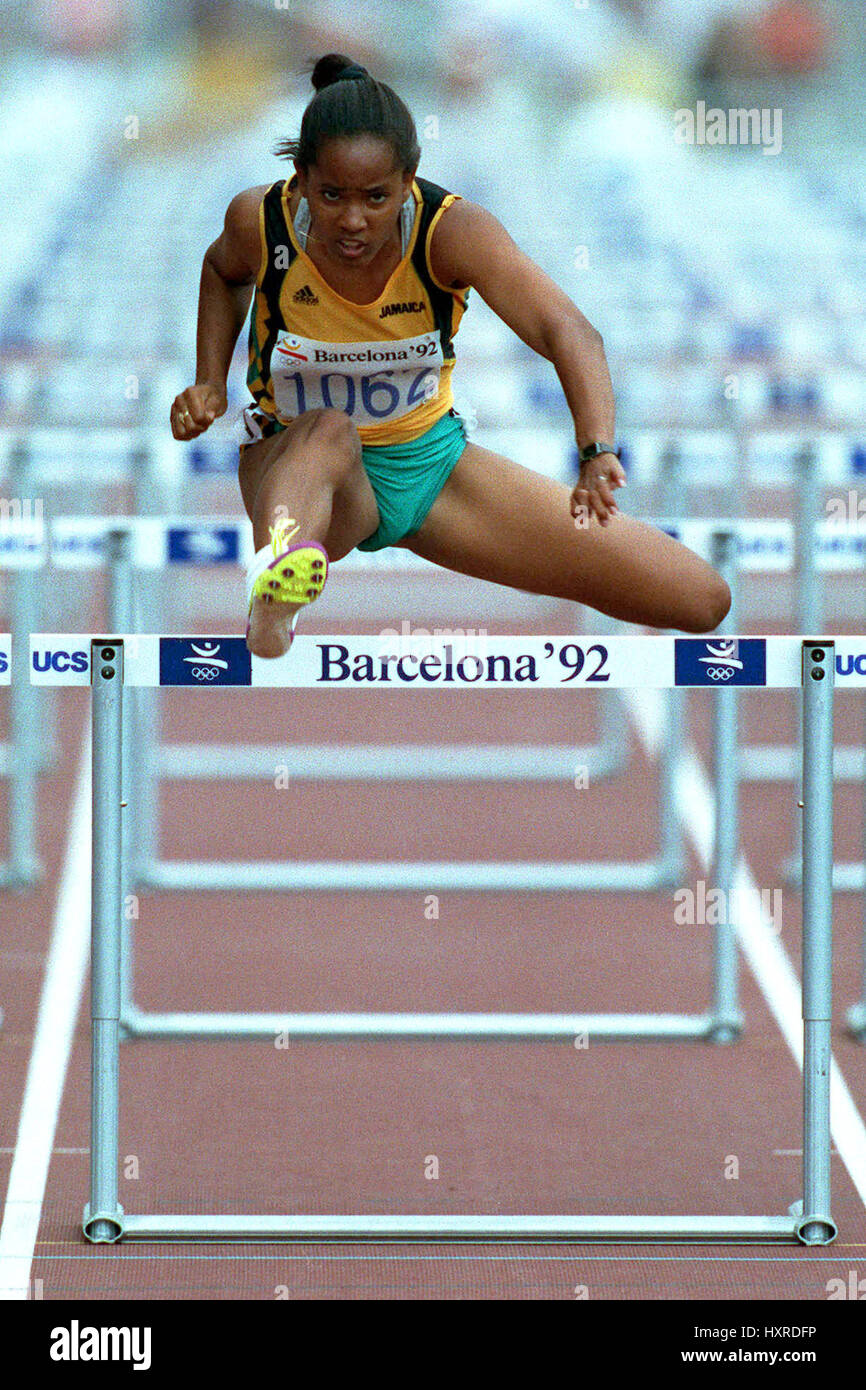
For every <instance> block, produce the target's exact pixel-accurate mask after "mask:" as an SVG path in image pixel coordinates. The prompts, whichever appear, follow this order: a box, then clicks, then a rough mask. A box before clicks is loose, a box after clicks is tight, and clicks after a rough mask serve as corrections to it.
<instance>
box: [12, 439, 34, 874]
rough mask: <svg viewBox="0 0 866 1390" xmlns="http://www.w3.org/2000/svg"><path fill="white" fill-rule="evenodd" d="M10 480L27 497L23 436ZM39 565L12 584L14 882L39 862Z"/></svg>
mask: <svg viewBox="0 0 866 1390" xmlns="http://www.w3.org/2000/svg"><path fill="white" fill-rule="evenodd" d="M9 480H10V483H11V485H12V491H13V494H14V496H15V497H16V498H17V500H18V501H19V502H22V503H23V502H24V501H25V500H27V501H29V497H28V494H29V492H30V484H31V470H30V455H29V450H28V446H27V444H26V443H25V441H24V440H18V441H16V443H15V444H14V445H13V446H12V450H11V457H10V461H9ZM41 580H42V572H41V570H32V569H27V568H23V569H13V570H12V571H11V577H10V583H9V587H10V590H11V611H10V615H9V620H10V630H11V633H12V662H13V670H14V671H15V679H14V680H13V681H12V683H11V686H10V690H9V815H8V825H9V829H8V833H9V865H8V870H7V872H6V874H4V878H5V880H6V881H7V882H8V883H9V884H10V885H11V886H13V887H16V888H24V887H27V886H28V885H29V884H32V883H35V882H36V881H37V880H38V879H39V877H40V874H41V866H40V863H39V860H38V858H37V856H36V852H35V848H34V845H35V827H36V764H37V759H38V754H39V749H40V747H41V746H42V744H41V741H40V739H39V736H38V734H37V737H36V738H35V739H34V732H35V731H38V730H40V729H41V728H42V727H43V721H42V719H40V718H39V717H38V712H37V709H36V708H35V706H34V700H33V696H34V691H33V690H32V689H31V686H30V680H29V672H28V670H27V661H28V644H27V634H28V632H29V631H30V629H31V627H33V625H34V623H33V618H34V614H36V613H38V611H39V594H40V585H41Z"/></svg>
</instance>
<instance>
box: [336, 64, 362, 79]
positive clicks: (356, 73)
mask: <svg viewBox="0 0 866 1390" xmlns="http://www.w3.org/2000/svg"><path fill="white" fill-rule="evenodd" d="M369 76H370V74H369V73H368V71H367V69H366V68H362V67H361V65H360V63H350V64H349V66H348V67H346V68H343V71H342V72H341V73H339V74H338V76H337V81H338V82H342V81H343V80H344V78H349V79H350V80H351V79H352V78H358V77H369Z"/></svg>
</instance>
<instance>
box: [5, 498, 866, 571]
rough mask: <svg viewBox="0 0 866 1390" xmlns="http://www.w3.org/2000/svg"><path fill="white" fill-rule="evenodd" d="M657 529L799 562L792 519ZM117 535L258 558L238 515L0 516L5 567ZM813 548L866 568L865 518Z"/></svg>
mask: <svg viewBox="0 0 866 1390" xmlns="http://www.w3.org/2000/svg"><path fill="white" fill-rule="evenodd" d="M864 507H866V498H864ZM653 524H654V525H656V526H658V528H659V529H660V530H662V531H665V532H667V534H668V535H671V536H673V537H675V538H676V539H677V540H680V541H682V543H683V545H686V546H688V548H689V549H690V550H694V551H696V552H697V553H698V554H699V555H703V556H704V557H706V558H709V557H710V554H711V545H712V538H713V535H715V534H717V533H719V532H727V533H729V534H730V535H731V536H732V537H733V541H734V552H735V557H734V558H735V560H736V564H737V567H738V569H739V570H740V571H741V572H748V573H755V574H766V573H785V572H786V571H789V570H792V569H793V568H794V567H795V565H796V561H797V554H796V550H797V546H796V530H795V527H794V525H793V523H792V522H790V521H786V520H773V519H767V520H764V519H748V518H747V519H742V520H732V521H728V520H725V519H712V518H698V519H688V520H682V521H679V520H677V521H673V520H671V521H665V520H661V521H655V522H653ZM113 532H120V533H122V534H123V535H124V536H126V537H128V542H129V547H128V555H129V561H130V563H131V564H132V565H133V566H134V567H135V568H136V569H148V570H159V569H163V568H165V567H169V566H174V565H223V566H232V565H248V564H249V563H250V561H251V560H252V558H253V541H252V528H251V527H250V524H249V522H248V521H247V520H246V519H245V518H242V517H238V516H210V517H195V516H161V517H151V516H116V517H89V516H84V517H58V518H56V519H54V520H52V521H51V522H50V523H48V524H45V523H44V522H43V521H42V520H41V519H40V518H36V517H26V516H18V517H6V518H0V569H39V568H41V567H42V566H44V565H47V564H51V565H54V566H56V567H58V568H62V569H90V568H98V567H100V566H102V565H105V564H106V563H107V560H108V551H109V538H110V536H111V534H112V533H113ZM815 547H816V553H815V563H816V568H817V569H818V570H820V571H823V572H824V573H843V572H849V571H855V570H859V569H862V568H864V566H866V516H863V517H862V518H860V519H854V520H850V521H844V522H843V521H836V520H833V519H830V518H825V519H823V520H821V521H819V522H818V524H817V526H816V541H815ZM340 570H341V572H343V573H345V572H352V573H356V572H357V573H365V572H368V571H377V570H387V571H389V572H402V571H424V572H425V573H442V571H441V569H440V568H439V567H438V566H436V565H434V564H433V563H432V562H431V561H429V560H424V559H422V558H421V557H420V556H418V555H413V554H412V552H411V551H408V550H405V549H387V550H380V551H374V552H363V551H353V552H352V554H351V555H348V556H346V558H345V559H343V560H341V561H340Z"/></svg>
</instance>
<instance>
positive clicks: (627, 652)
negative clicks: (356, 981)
mask: <svg viewBox="0 0 866 1390" xmlns="http://www.w3.org/2000/svg"><path fill="white" fill-rule="evenodd" d="M862 640H863V639H862V638H859V639H850V638H833V637H826V638H813V639H805V640H804V639H801V638H795V637H766V638H732V639H730V641H731V642H732V643H734V644H735V645H734V646H733V647H729V648H728V649H727V653H720V652H719V650H718V646H717V644H714V642H713V639H709V640H708V639H705V638H680V637H668V636H650V637H646V636H638V637H620V636H614V637H604V638H603V639H601V640H599V641H594V640H593V639H583V640H582V641H581V642H580V643H575V642H574V641H573V640H570V639H567V640H566V639H563V637H562V635H561V634H559V635H556V636H551V637H543V636H533V637H499V638H496V639H495V643H494V645H493V650H492V652H491V654H489V655H488V656H487V658H486V660H482V658H481V657H479V656H476V657H474V658H473V660H472V665H471V666H469V665H468V664H467V663H468V661H469V658H468V657H464V658H461V660H460V661H459V662H457V663H452V661H451V659H450V654H449V652H448V650H447V648H446V644H445V643H443V642H442V641H441V640H438V641H434V642H433V643H432V644H431V647H430V650H429V652H428V654H427V655H426V656H424V657H422V658H418V657H417V656H415V657H414V658H411V659H410V658H409V657H405V656H404V657H400V658H395V657H394V656H393V654H391V655H383V654H382V653H381V651H379V652H377V651H376V650H375V640H373V641H371V639H370V638H369V637H366V638H364V637H348V636H340V635H336V636H323V637H312V636H311V637H304V636H302V637H299V638H297V639H296V641H295V643H294V646H293V648H292V652H291V654H290V657H289V658H288V659H287V658H282V659H280V660H278V661H273V662H266V661H263V660H260V659H258V658H256V657H251V656H250V654H249V652H248V651H247V648H246V643H245V642H244V640H243V639H242V638H238V637H225V638H214V637H211V636H208V637H202V638H196V637H187V638H183V637H176V636H174V637H166V636H156V635H138V634H125V635H121V634H118V635H116V636H111V635H90V636H87V637H82V635H81V634H72V635H69V634H66V635H64V634H34V636H33V637H32V639H31V641H32V647H31V651H32V652H33V653H37V652H38V653H40V654H42V657H43V658H44V657H45V655H46V654H50V653H51V652H52V651H53V650H59V649H62V650H63V651H65V652H68V651H69V649H70V646H71V645H72V644H73V643H75V644H77V647H78V650H79V651H81V652H83V653H84V657H85V660H84V661H81V660H76V661H75V662H74V663H72V662H66V663H62V664H64V665H65V669H61V670H60V671H58V670H56V668H55V666H54V665H53V663H52V662H51V661H50V660H48V661H46V660H44V659H41V660H40V661H39V662H38V663H36V664H34V663H31V664H32V670H31V679H32V680H33V682H34V684H37V685H77V686H82V685H90V687H91V697H92V729H93V849H94V853H93V904H92V911H93V947H92V970H93V974H92V981H91V1022H92V1105H91V1172H90V1191H89V1200H88V1202H87V1204H86V1206H85V1210H84V1217H83V1231H84V1235H85V1237H86V1238H87V1239H88V1240H90V1241H91V1242H93V1243H97V1244H101V1243H114V1242H116V1241H119V1240H122V1239H127V1240H133V1241H134V1240H155V1241H159V1240H197V1241H206V1240H250V1241H252V1240H284V1241H291V1240H316V1241H328V1240H351V1241H355V1240H357V1241H370V1240H373V1241H375V1240H384V1241H391V1240H396V1241H412V1240H428V1241H440V1240H445V1241H447V1240H467V1239H469V1240H491V1241H497V1240H503V1241H508V1240H533V1241H536V1240H537V1241H559V1242H563V1241H575V1240H578V1241H584V1240H585V1241H596V1240H601V1241H617V1240H624V1241H634V1240H674V1241H716V1242H735V1241H748V1242H757V1243H764V1242H769V1241H789V1242H794V1241H799V1242H801V1243H803V1244H806V1245H817V1244H827V1243H829V1242H830V1241H832V1240H833V1239H834V1238H835V1235H836V1226H835V1223H834V1221H833V1219H832V1216H831V1215H830V1067H829V1057H830V1048H831V1022H830V1020H831V995H832V981H831V950H832V887H831V868H832V827H833V778H832V748H833V695H834V689H835V687H836V684H837V682H836V679H835V670H836V662H835V659H834V658H835V656H836V654H837V653H840V654H841V655H842V656H843V657H844V656H845V655H846V653H848V652H850V651H851V650H853V646H854V643H855V642H857V641H862ZM407 662H409V663H410V665H409V666H406V665H404V663H407ZM842 666H843V674H842V676H841V677H840V679H839V682H838V684H839V685H841V686H845V687H852V688H853V687H861V688H862V687H864V686H866V675H864V676H860V675H859V674H858V673H856V672H852V673H850V674H846V663H845V662H844V661H843V663H842ZM76 667H77V668H85V669H75V668H76ZM383 670H384V672H385V676H387V673H388V672H389V671H390V672H391V673H392V675H393V676H394V677H395V682H399V685H397V684H396V683H395V685H394V688H401V689H404V690H405V689H408V688H409V685H410V684H411V685H412V687H413V688H414V689H415V690H416V691H419V692H420V691H422V690H426V689H434V688H441V687H443V686H450V687H451V688H452V689H453V690H455V691H458V690H459V691H460V692H461V693H463V692H464V691H466V690H467V689H476V690H477V689H499V690H502V689H509V690H513V689H518V688H519V689H525V688H532V689H561V690H563V689H567V688H568V687H569V686H571V688H572V689H578V688H582V687H584V686H585V685H587V684H592V683H594V682H598V681H602V680H603V681H605V683H607V684H609V685H610V687H611V688H618V689H631V688H636V687H637V688H641V687H642V688H652V689H671V688H684V687H704V688H707V687H710V686H711V685H714V686H715V687H716V688H717V689H718V688H719V685H720V684H724V685H725V686H726V687H728V688H730V690H731V691H733V688H734V687H746V686H748V687H766V688H785V689H795V688H799V689H801V691H802V699H803V705H804V721H803V858H804V894H803V946H802V951H803V956H802V975H803V995H802V998H803V1020H804V1034H803V1036H804V1061H803V1154H804V1159H803V1187H802V1197H801V1198H799V1199H798V1200H797V1201H796V1202H794V1203H793V1204H792V1205H791V1206H790V1207H789V1208H788V1211H787V1213H786V1214H784V1215H770V1216H714V1215H709V1216H707V1215H703V1216H702V1215H689V1216H667V1215H662V1216H648V1215H645V1214H641V1215H633V1216H626V1215H613V1216H604V1215H574V1214H562V1215H528V1214H518V1215H490V1216H478V1215H446V1214H439V1215H435V1214H434V1215H417V1214H400V1215H392V1216H382V1215H366V1216H365V1215H363V1214H361V1215H357V1214H356V1215H333V1216H328V1215H326V1216H321V1215H300V1214H291V1215H285V1216H275V1215H243V1216H239V1215H199V1214H186V1215H183V1214H182V1215H163V1214H159V1215H152V1216H148V1215H132V1214H127V1213H125V1212H124V1211H123V1209H122V1208H121V1206H120V1203H119V1201H118V1166H119V1149H118V1142H119V1138H118V1113H119V1047H120V1028H121V1022H120V992H121V954H122V933H121V918H122V905H123V898H122V893H123V870H122V858H123V816H122V806H123V803H124V800H125V797H124V781H123V756H122V750H123V697H124V688H125V687H126V686H129V687H132V688H136V687H138V688H141V687H144V688H148V687H153V686H156V685H157V683H158V684H160V685H165V686H184V687H187V688H196V687H197V688H199V689H200V688H207V689H218V688H228V689H235V690H238V689H243V688H250V687H257V688H272V689H274V688H306V689H323V688H327V687H333V686H334V685H335V684H336V685H340V686H341V687H343V688H347V687H350V686H354V688H357V689H359V690H360V689H374V688H376V686H377V685H379V684H381V683H382V681H383V679H384V677H383V675H382V672H383ZM356 677H357V678H356ZM419 678H420V680H419ZM421 681H423V684H422V683H420V682H421ZM128 809H129V808H127V810H128ZM368 867H369V868H370V869H371V870H372V869H374V868H375V869H376V870H377V871H378V869H379V868H380V867H381V866H378V865H376V866H368ZM424 867H425V872H424V873H422V874H419V875H418V878H417V880H416V882H417V883H418V884H419V885H422V886H425V887H426V886H428V885H429V884H430V883H431V881H432V882H433V883H434V884H435V885H436V886H440V887H441V886H442V885H441V883H440V881H439V880H438V879H437V878H436V877H435V874H436V866H435V865H428V866H424ZM384 880H385V881H384V882H381V880H380V881H378V883H377V886H379V887H381V888H384V889H387V888H388V886H389V884H388V876H387V873H386V874H385V875H384ZM469 881H471V880H470V879H467V882H469ZM307 886H308V884H307V883H306V882H305V881H304V875H303V874H302V873H301V874H299V879H298V887H299V888H305V887H307ZM460 886H461V887H463V886H465V885H464V884H461V885H460ZM476 886H478V885H476ZM520 886H522V885H520ZM334 1018H335V1016H328V1015H323V1014H315V1013H312V1014H294V1015H283V1016H281V1015H277V1014H274V1015H273V1016H271V1018H270V1026H271V1027H272V1029H273V1030H275V1031H285V1032H287V1033H289V1034H290V1036H292V1037H293V1038H297V1039H313V1038H315V1039H318V1040H325V1039H328V1038H337V1037H339V1038H360V1037H364V1038H377V1039H385V1038H403V1039H407V1038H413V1039H418V1040H420V1039H422V1038H423V1039H425V1040H433V1039H435V1038H449V1039H469V1038H474V1039H478V1040H483V1039H491V1038H503V1037H510V1038H514V1039H522V1040H535V1041H541V1040H545V1041H552V1040H554V1039H558V1040H565V1039H568V1040H570V1041H572V1042H573V1040H574V1038H575V1036H577V1035H578V1034H579V1033H580V1032H581V1031H582V1030H583V1028H584V1024H585V1018H584V1017H583V1016H581V1015H544V1014H537V1015H532V1014H528V1015H527V1014H450V1015H425V1014H398V1013H395V1014H380V1015H354V1016H348V1018H346V1017H343V1018H341V1019H340V1018H337V1023H336V1024H335V1021H334Z"/></svg>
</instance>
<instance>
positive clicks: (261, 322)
mask: <svg viewBox="0 0 866 1390" xmlns="http://www.w3.org/2000/svg"><path fill="white" fill-rule="evenodd" d="M293 186H294V180H291V181H289V182H286V181H284V180H282V181H279V182H277V183H274V184H272V185H271V187H270V188H269V189H268V191H267V193H266V194H265V196H264V198H263V199H262V203H261V205H260V210H259V230H260V235H261V249H262V258H261V264H260V268H259V273H258V277H257V279H256V290H255V296H254V298H253V306H252V313H251V315H250V341H249V368H248V371H247V385H248V386H249V389H250V392H251V394H252V395H253V397H254V399H255V403H256V408H257V409H256V416H257V419H258V421H259V423H260V424H261V422H262V421H264V426H265V433H272V432H273V430H275V429H279V428H280V426H281V425H285V424H287V423H288V422H289V421H291V420H294V419H296V418H297V417H298V416H299V415H303V413H304V412H305V411H307V410H322V409H332V410H341V411H343V412H344V413H345V414H346V415H348V416H349V418H350V419H351V420H352V422H353V424H354V425H355V426H356V427H357V429H358V433H359V434H360V437H361V442H362V443H364V444H386V445H387V444H400V443H404V442H406V441H409V440H412V439H417V438H418V437H419V436H420V435H421V434H423V433H425V431H427V430H429V429H430V428H431V426H433V425H434V424H435V423H436V421H437V420H439V419H440V418H441V417H442V416H443V415H445V414H446V413H447V412H448V410H450V408H451V406H452V405H453V401H454V397H453V394H452V390H451V373H452V370H453V367H454V345H453V337H454V334H455V333H456V332H457V329H458V327H459V324H460V320H461V318H462V316H463V313H464V311H465V309H466V305H467V302H468V296H469V290H468V289H467V288H465V287H464V288H455V287H449V286H447V285H443V284H441V283H440V282H439V281H438V280H437V279H436V277H435V275H434V273H433V269H432V266H431V264H430V245H431V241H432V238H433V234H434V232H435V229H436V226H437V224H438V222H439V219H440V218H441V217H442V216H443V215H446V216H447V209H448V208H449V207H451V205H452V204H453V203H454V202H455V201H456V200H457V198H458V196H459V195H458V194H455V193H449V192H447V191H446V189H444V188H440V187H439V186H438V185H437V184H433V183H430V182H428V181H427V180H426V179H419V178H416V179H415V181H414V182H413V184H412V199H413V202H414V206H415V213H414V220H413V222H412V229H411V234H410V236H409V238H408V241H407V242H406V243H405V245H404V252H403V256H402V258H401V260H400V262H399V264H398V265H397V266H396V267H395V268H394V270H393V271H392V273H391V275H390V276H389V278H388V280H387V283H386V284H385V285H384V287H383V289H382V292H381V294H380V295H379V296H378V298H377V299H375V300H373V301H372V302H370V303H365V304H357V303H355V302H354V301H353V300H349V299H346V298H344V297H343V295H341V294H339V293H338V292H337V291H336V290H335V289H334V288H333V287H332V286H331V285H329V284H328V282H327V280H326V279H325V278H324V276H323V274H322V272H321V271H320V269H319V267H318V266H317V265H316V264H315V262H314V261H313V260H312V259H311V258H310V256H308V254H307V252H306V250H305V248H304V247H302V246H301V243H300V241H299V240H298V237H297V235H296V233H295V228H294V224H293V220H292V189H293Z"/></svg>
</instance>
